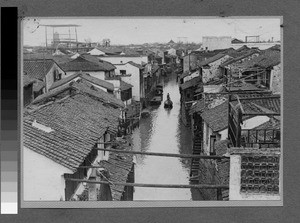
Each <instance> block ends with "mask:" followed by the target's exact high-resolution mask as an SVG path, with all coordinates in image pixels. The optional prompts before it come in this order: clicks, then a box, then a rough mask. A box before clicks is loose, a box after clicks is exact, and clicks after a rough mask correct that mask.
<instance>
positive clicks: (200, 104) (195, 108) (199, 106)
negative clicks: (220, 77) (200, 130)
mask: <svg viewBox="0 0 300 223" xmlns="http://www.w3.org/2000/svg"><path fill="white" fill-rule="evenodd" d="M204 109H205V103H204V99H203V98H202V99H200V100H199V101H197V102H196V103H195V104H193V105H192V107H191V108H190V110H189V114H190V115H191V114H193V113H195V112H203V111H204Z"/></svg>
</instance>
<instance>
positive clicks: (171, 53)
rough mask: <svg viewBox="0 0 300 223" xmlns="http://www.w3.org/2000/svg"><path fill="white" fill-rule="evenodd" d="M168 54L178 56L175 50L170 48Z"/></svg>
mask: <svg viewBox="0 0 300 223" xmlns="http://www.w3.org/2000/svg"><path fill="white" fill-rule="evenodd" d="M167 52H168V55H171V56H177V54H176V49H175V48H170V49H168V50H167Z"/></svg>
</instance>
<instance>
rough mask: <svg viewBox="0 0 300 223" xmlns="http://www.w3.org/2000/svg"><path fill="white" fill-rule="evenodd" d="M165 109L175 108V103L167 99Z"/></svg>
mask: <svg viewBox="0 0 300 223" xmlns="http://www.w3.org/2000/svg"><path fill="white" fill-rule="evenodd" d="M164 108H168V109H172V108H173V102H172V101H171V100H170V99H167V100H166V101H165V102H164Z"/></svg>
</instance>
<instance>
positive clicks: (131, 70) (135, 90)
mask: <svg viewBox="0 0 300 223" xmlns="http://www.w3.org/2000/svg"><path fill="white" fill-rule="evenodd" d="M115 66H116V68H117V69H116V70H115V73H116V75H120V70H126V75H128V74H131V76H122V77H121V79H122V81H125V82H126V83H128V84H131V85H132V86H133V87H132V98H133V99H134V100H136V101H140V97H141V95H140V92H141V89H140V81H141V80H140V69H139V68H138V67H136V66H133V65H131V64H128V63H126V64H122V65H120V64H118V65H115Z"/></svg>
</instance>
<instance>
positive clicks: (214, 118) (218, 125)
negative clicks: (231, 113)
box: [201, 101, 228, 132]
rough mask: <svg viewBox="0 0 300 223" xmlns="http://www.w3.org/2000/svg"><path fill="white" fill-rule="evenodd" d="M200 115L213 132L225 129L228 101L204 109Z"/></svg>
mask: <svg viewBox="0 0 300 223" xmlns="http://www.w3.org/2000/svg"><path fill="white" fill-rule="evenodd" d="M201 116H202V118H203V120H204V121H205V122H206V123H207V124H208V125H209V127H210V128H211V129H212V130H213V131H214V132H218V131H221V130H223V129H226V128H227V127H228V101H226V102H223V103H222V104H221V105H219V106H216V107H214V108H212V109H208V110H205V111H204V112H203V113H202V114H201Z"/></svg>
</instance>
